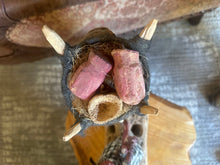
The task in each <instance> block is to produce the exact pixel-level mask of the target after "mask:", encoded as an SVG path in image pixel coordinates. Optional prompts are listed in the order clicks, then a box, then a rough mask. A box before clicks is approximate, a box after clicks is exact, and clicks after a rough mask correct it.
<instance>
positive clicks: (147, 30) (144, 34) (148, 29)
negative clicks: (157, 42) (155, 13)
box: [139, 19, 158, 40]
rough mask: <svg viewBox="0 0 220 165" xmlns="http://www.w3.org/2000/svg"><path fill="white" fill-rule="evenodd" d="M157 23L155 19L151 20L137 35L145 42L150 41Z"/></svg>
mask: <svg viewBox="0 0 220 165" xmlns="http://www.w3.org/2000/svg"><path fill="white" fill-rule="evenodd" d="M157 22H158V20H156V19H152V20H151V21H150V22H149V23H148V24H147V25H146V26H145V27H144V29H143V30H142V31H141V33H140V34H139V37H140V38H143V39H145V40H151V38H152V37H153V35H154V32H155V30H156V28H157Z"/></svg>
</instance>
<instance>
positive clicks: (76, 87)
mask: <svg viewBox="0 0 220 165" xmlns="http://www.w3.org/2000/svg"><path fill="white" fill-rule="evenodd" d="M111 69H112V64H110V63H109V62H107V61H106V60H104V59H103V58H101V57H100V56H98V55H96V54H95V53H94V52H93V51H92V50H91V51H90V53H89V59H88V61H87V62H84V63H83V64H81V65H80V66H79V68H78V69H77V70H76V72H75V73H74V74H73V76H72V78H71V80H70V83H69V88H70V90H71V91H72V93H73V94H74V95H75V96H77V97H79V98H80V99H82V100H88V99H90V98H91V97H92V96H93V94H94V93H95V91H96V90H97V89H98V88H99V86H100V85H101V84H102V83H103V81H104V79H105V75H106V74H107V73H108V72H109V71H110V70H111Z"/></svg>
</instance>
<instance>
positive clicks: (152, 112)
mask: <svg viewBox="0 0 220 165" xmlns="http://www.w3.org/2000/svg"><path fill="white" fill-rule="evenodd" d="M140 112H141V113H143V114H145V115H158V109H157V108H154V107H152V106H148V105H144V106H142V107H141V108H140Z"/></svg>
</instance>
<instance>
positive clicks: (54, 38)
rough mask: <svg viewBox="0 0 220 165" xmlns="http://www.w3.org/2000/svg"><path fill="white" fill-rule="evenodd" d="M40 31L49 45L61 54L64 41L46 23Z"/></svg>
mask: <svg viewBox="0 0 220 165" xmlns="http://www.w3.org/2000/svg"><path fill="white" fill-rule="evenodd" d="M42 32H43V34H44V36H45V37H46V39H47V41H48V42H49V43H50V45H51V46H52V47H53V48H54V49H55V51H56V52H57V53H58V54H60V55H63V54H64V49H65V42H64V41H63V39H62V38H61V37H60V36H59V35H58V34H57V33H56V32H55V31H53V30H52V29H50V28H49V27H48V26H47V25H44V26H43V28H42Z"/></svg>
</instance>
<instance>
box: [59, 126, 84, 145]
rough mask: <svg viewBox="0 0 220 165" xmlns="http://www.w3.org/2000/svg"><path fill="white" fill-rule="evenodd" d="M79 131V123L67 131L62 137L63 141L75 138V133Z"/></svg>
mask: <svg viewBox="0 0 220 165" xmlns="http://www.w3.org/2000/svg"><path fill="white" fill-rule="evenodd" d="M80 130H81V126H80V124H79V123H77V124H75V125H74V126H73V127H71V128H70V129H68V130H67V131H66V132H65V134H64V136H63V141H65V142H66V141H68V140H70V139H71V138H72V137H73V136H75V135H76V134H77V133H79V132H80Z"/></svg>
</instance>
